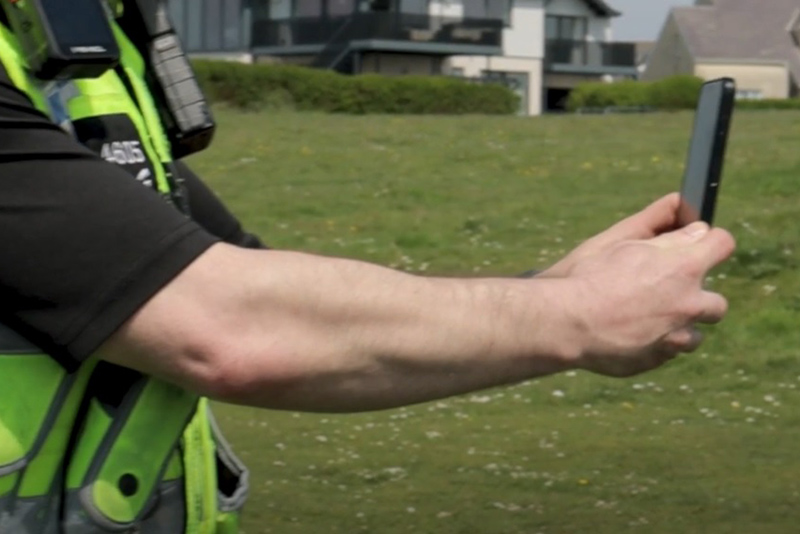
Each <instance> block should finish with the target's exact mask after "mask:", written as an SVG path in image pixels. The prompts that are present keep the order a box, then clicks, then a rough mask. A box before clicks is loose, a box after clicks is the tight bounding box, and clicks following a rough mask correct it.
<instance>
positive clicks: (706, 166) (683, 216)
mask: <svg viewBox="0 0 800 534" xmlns="http://www.w3.org/2000/svg"><path fill="white" fill-rule="evenodd" d="M734 94H735V84H734V81H733V80H731V79H729V78H723V79H720V80H714V81H711V82H707V83H705V84H704V85H703V88H702V90H701V92H700V99H699V101H698V103H697V110H696V112H695V118H694V128H693V130H692V139H691V143H690V145H689V154H688V158H687V161H686V170H685V171H684V175H683V185H682V186H681V207H680V211H679V221H678V222H679V225H680V226H685V225H687V224H689V223H692V222H694V221H698V220H704V221H706V222H707V223H709V224H711V223H712V221H713V218H714V207H715V204H716V196H717V190H718V189H719V183H720V178H721V176H722V162H723V158H724V154H725V146H726V143H727V138H728V128H729V125H730V115H731V111H732V108H733V98H734Z"/></svg>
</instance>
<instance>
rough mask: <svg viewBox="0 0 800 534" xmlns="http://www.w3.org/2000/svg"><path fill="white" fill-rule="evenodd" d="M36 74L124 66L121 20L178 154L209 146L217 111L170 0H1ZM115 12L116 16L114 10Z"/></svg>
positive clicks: (90, 74)
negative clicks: (142, 62)
mask: <svg viewBox="0 0 800 534" xmlns="http://www.w3.org/2000/svg"><path fill="white" fill-rule="evenodd" d="M0 3H1V5H2V7H3V11H4V12H5V14H6V18H7V19H8V23H9V25H10V26H11V29H12V31H13V32H14V34H15V35H16V36H17V39H18V40H19V42H20V45H21V47H22V50H23V53H24V54H25V56H26V59H27V62H28V66H29V67H30V69H31V72H32V73H33V74H34V75H35V76H36V77H37V78H40V79H42V80H70V79H80V78H96V77H98V76H100V75H102V74H103V73H105V72H107V71H108V70H110V69H114V68H116V67H117V65H118V63H119V60H120V49H119V46H118V44H117V41H116V39H115V37H114V31H113V30H112V27H111V20H112V17H114V16H116V14H117V11H119V12H121V16H120V17H119V18H118V19H117V22H118V23H119V25H120V26H121V27H122V29H123V30H124V31H125V33H126V35H127V36H128V38H129V39H130V40H131V41H132V42H133V44H134V45H135V46H136V47H137V48H138V50H139V52H140V53H141V54H142V57H143V58H144V60H145V66H146V72H145V78H146V81H147V85H148V87H149V89H150V93H151V94H152V96H153V99H154V100H155V102H156V105H157V107H158V110H159V114H160V116H161V120H162V122H163V124H164V127H165V129H166V132H167V136H168V137H169V141H170V144H171V148H172V155H173V157H175V158H176V159H179V158H182V157H185V156H187V155H189V154H193V153H195V152H199V151H201V150H203V149H204V148H206V147H207V146H208V145H209V144H210V143H211V139H212V138H213V135H214V130H215V124H214V120H213V117H212V115H211V110H210V108H209V106H208V103H207V102H206V100H205V97H204V96H203V93H202V91H201V90H200V86H199V84H198V83H197V79H196V78H195V75H194V71H193V70H192V66H191V64H190V63H189V60H188V58H187V57H186V54H185V53H184V51H183V47H182V45H181V42H180V39H179V37H178V35H177V34H176V32H175V30H174V28H173V26H172V23H171V21H170V19H169V14H168V11H167V5H166V0H0ZM112 10H113V11H114V14H112Z"/></svg>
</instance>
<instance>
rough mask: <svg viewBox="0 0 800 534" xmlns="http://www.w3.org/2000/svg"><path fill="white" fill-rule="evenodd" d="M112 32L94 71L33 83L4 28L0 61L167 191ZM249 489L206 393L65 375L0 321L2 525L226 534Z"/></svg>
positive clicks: (72, 125)
mask: <svg viewBox="0 0 800 534" xmlns="http://www.w3.org/2000/svg"><path fill="white" fill-rule="evenodd" d="M114 31H115V34H116V37H117V41H118V42H119V45H120V49H121V52H122V55H121V61H120V65H119V67H117V68H116V69H113V70H109V71H108V72H106V73H105V74H104V75H102V76H101V77H99V78H97V79H91V80H89V79H86V80H72V81H70V82H66V83H50V84H45V83H43V82H41V81H39V80H36V79H35V78H33V77H32V76H30V74H29V72H28V71H27V68H26V63H25V60H24V57H23V56H22V55H21V54H20V50H19V46H18V43H17V41H16V39H15V37H14V36H13V34H12V33H11V32H10V30H9V29H8V28H6V27H5V26H3V25H2V24H0V62H2V65H3V66H4V67H5V69H6V71H7V72H8V75H9V77H10V78H11V80H12V82H13V83H14V84H15V85H16V86H17V87H18V88H19V89H21V90H22V91H24V92H25V93H26V94H27V95H28V96H29V97H30V99H31V100H32V101H33V103H34V105H35V106H36V107H37V108H39V109H40V110H41V111H42V112H44V113H46V114H48V115H50V116H51V117H52V119H53V120H54V121H55V122H57V123H62V124H63V126H65V128H67V129H69V130H70V131H72V133H74V134H75V136H76V137H77V138H78V139H79V140H80V141H82V142H83V143H84V144H85V145H86V146H88V147H89V148H91V149H93V150H94V151H96V152H97V153H98V154H99V155H100V156H101V157H102V158H104V159H106V160H108V161H110V162H114V163H116V164H118V165H120V166H121V167H122V168H124V169H126V170H128V171H129V172H130V173H131V174H132V176H133V177H134V178H135V179H138V180H139V181H140V182H142V183H143V186H150V187H152V188H154V189H155V190H156V191H158V192H159V193H161V194H162V195H164V197H165V198H167V199H174V193H175V188H174V186H173V181H172V180H171V163H172V158H171V155H170V145H169V141H168V139H167V136H166V133H165V131H164V127H163V125H162V123H161V121H160V119H159V114H158V110H157V108H156V106H155V103H154V101H153V99H152V97H151V96H150V91H149V89H148V86H147V83H146V81H145V75H144V68H145V65H144V61H143V59H142V57H141V55H140V54H139V52H138V50H137V48H136V47H135V46H134V45H133V44H132V43H131V42H130V40H129V39H128V38H127V36H126V35H125V34H124V33H123V32H122V30H121V29H120V28H119V27H117V26H116V25H115V26H114ZM98 126H101V127H98ZM109 381H117V382H118V383H119V389H120V392H119V395H118V396H117V398H114V399H111V400H109V399H108V398H102V397H101V396H99V395H98V392H99V391H100V390H99V389H98V385H104V384H108V383H109ZM247 490H248V484H247V470H246V469H245V468H244V466H243V465H242V464H241V462H240V461H239V460H238V459H237V458H236V457H235V456H234V455H233V453H232V452H231V450H230V447H229V446H228V444H227V443H226V442H225V441H224V439H223V438H222V437H221V435H220V433H219V431H218V429H217V427H216V424H215V423H214V420H213V417H212V416H211V413H210V410H209V407H208V401H207V400H206V399H203V398H198V397H197V396H196V395H194V394H191V393H189V392H186V391H184V390H182V389H180V388H178V387H176V386H173V385H171V384H168V383H166V382H162V381H159V380H155V379H152V378H148V377H146V376H143V375H141V374H138V373H136V372H134V371H131V370H128V369H123V368H121V367H117V366H114V365H111V364H109V363H107V362H98V361H94V360H89V361H87V362H85V363H84V364H82V365H81V367H80V368H79V369H78V370H77V371H76V372H72V373H69V372H67V371H66V370H65V369H64V368H63V367H62V366H60V365H59V364H58V363H57V362H56V361H55V360H53V359H52V358H51V357H49V356H48V355H46V354H43V353H42V351H41V350H40V349H38V348H37V347H35V346H32V345H31V344H30V343H29V342H27V341H26V340H25V339H23V338H21V337H20V336H18V335H17V334H16V333H14V332H13V331H11V330H10V329H9V328H7V327H5V326H3V325H0V534H107V533H112V532H113V533H125V534H129V533H131V534H132V533H137V534H138V533H142V534H181V533H185V534H233V533H235V532H236V531H237V530H238V512H239V510H240V509H241V506H242V505H243V504H244V501H245V498H246V495H247Z"/></svg>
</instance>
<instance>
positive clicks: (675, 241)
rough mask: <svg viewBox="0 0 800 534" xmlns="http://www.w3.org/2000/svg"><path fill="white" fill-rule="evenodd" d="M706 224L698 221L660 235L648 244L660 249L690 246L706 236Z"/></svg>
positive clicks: (707, 230)
mask: <svg viewBox="0 0 800 534" xmlns="http://www.w3.org/2000/svg"><path fill="white" fill-rule="evenodd" d="M709 230H710V228H709V226H708V224H706V223H704V222H702V221H698V222H693V223H691V224H689V225H687V226H684V227H683V228H679V229H677V230H674V231H672V232H667V233H664V234H661V235H660V236H658V237H655V238H653V239H652V240H651V241H650V242H651V243H652V244H654V245H657V246H659V247H662V248H673V247H681V246H687V245H691V244H692V243H696V242H698V241H700V240H701V239H703V237H705V236H706V234H708V232H709Z"/></svg>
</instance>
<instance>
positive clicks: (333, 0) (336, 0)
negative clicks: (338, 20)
mask: <svg viewBox="0 0 800 534" xmlns="http://www.w3.org/2000/svg"><path fill="white" fill-rule="evenodd" d="M354 8H355V0H328V15H330V16H331V17H344V16H346V15H349V14H351V13H352V12H353V9H354Z"/></svg>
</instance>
